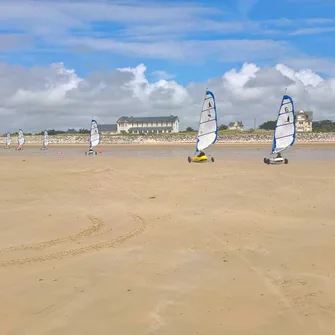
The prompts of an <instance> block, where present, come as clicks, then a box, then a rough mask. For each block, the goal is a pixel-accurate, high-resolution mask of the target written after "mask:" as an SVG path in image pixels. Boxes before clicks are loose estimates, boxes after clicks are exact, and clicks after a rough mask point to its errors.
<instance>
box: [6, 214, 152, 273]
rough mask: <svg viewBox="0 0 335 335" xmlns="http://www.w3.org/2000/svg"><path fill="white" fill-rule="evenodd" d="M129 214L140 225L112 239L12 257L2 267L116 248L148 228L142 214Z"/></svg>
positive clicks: (60, 258)
mask: <svg viewBox="0 0 335 335" xmlns="http://www.w3.org/2000/svg"><path fill="white" fill-rule="evenodd" d="M129 215H131V216H132V217H133V219H134V220H135V221H136V222H138V223H139V227H137V228H135V229H132V230H131V231H130V232H128V233H125V234H123V235H119V236H117V237H116V238H114V239H112V240H109V241H105V242H101V243H97V244H92V245H89V246H86V247H82V248H77V249H70V250H65V251H60V252H55V253H51V254H48V255H43V256H35V257H25V258H16V259H11V260H7V261H0V267H6V266H11V265H25V264H31V263H36V262H46V261H51V260H62V259H65V258H70V257H75V256H78V255H82V254H88V253H93V252H97V251H100V250H103V249H109V248H114V247H116V246H117V245H119V244H122V243H124V242H126V241H127V240H129V239H131V238H133V237H135V236H138V235H140V234H142V233H143V232H144V230H145V229H146V222H145V221H144V219H143V218H142V217H141V216H139V215H137V214H133V213H129Z"/></svg>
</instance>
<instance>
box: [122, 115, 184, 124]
mask: <svg viewBox="0 0 335 335" xmlns="http://www.w3.org/2000/svg"><path fill="white" fill-rule="evenodd" d="M177 120H179V118H178V116H173V115H170V116H145V117H134V116H121V117H120V118H119V119H118V120H117V123H119V122H175V121H177Z"/></svg>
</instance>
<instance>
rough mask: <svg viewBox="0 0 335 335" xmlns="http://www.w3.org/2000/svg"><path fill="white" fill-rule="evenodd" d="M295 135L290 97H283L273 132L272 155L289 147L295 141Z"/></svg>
mask: <svg viewBox="0 0 335 335" xmlns="http://www.w3.org/2000/svg"><path fill="white" fill-rule="evenodd" d="M295 134H296V129H295V115H294V105H293V100H292V98H291V97H290V96H288V95H284V96H283V100H282V102H281V105H280V109H279V113H278V118H277V122H276V128H275V131H274V137H273V146H272V153H273V154H274V153H278V152H281V151H283V150H285V149H286V148H288V147H289V146H292V145H293V144H294V141H295Z"/></svg>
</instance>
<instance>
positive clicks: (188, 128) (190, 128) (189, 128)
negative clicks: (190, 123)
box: [186, 127, 194, 131]
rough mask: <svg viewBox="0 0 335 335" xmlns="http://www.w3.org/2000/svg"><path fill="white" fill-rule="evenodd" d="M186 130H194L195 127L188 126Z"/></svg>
mask: <svg viewBox="0 0 335 335" xmlns="http://www.w3.org/2000/svg"><path fill="white" fill-rule="evenodd" d="M186 131H194V129H193V128H192V127H187V128H186Z"/></svg>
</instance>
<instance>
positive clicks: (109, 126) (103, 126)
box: [99, 124, 117, 131]
mask: <svg viewBox="0 0 335 335" xmlns="http://www.w3.org/2000/svg"><path fill="white" fill-rule="evenodd" d="M99 130H100V131H117V125H116V124H100V125H99Z"/></svg>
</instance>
